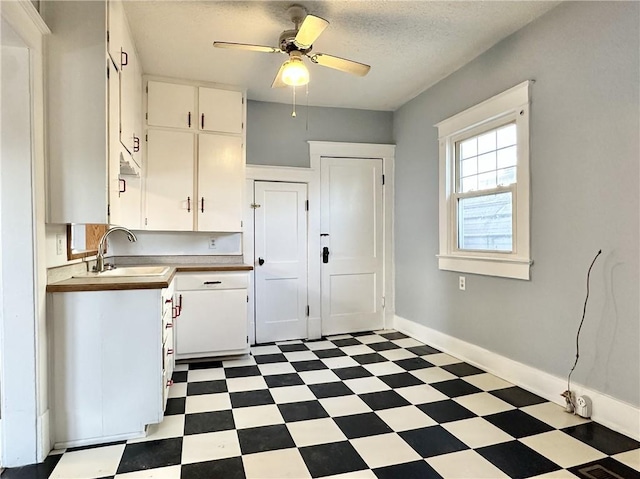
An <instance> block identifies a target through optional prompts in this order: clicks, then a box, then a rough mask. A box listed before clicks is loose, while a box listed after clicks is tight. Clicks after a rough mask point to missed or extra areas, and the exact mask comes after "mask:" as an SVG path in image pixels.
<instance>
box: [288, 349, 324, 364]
mask: <svg viewBox="0 0 640 479" xmlns="http://www.w3.org/2000/svg"><path fill="white" fill-rule="evenodd" d="M283 354H284V357H285V358H287V361H291V362H294V361H315V360H317V359H318V356H316V355H315V354H314V353H313V351H292V352H290V353H283Z"/></svg>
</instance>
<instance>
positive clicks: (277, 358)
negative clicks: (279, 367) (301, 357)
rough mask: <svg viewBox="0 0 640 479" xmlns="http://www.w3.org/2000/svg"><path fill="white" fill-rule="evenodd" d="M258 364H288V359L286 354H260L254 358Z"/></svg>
mask: <svg viewBox="0 0 640 479" xmlns="http://www.w3.org/2000/svg"><path fill="white" fill-rule="evenodd" d="M254 359H255V360H256V363H257V364H271V363H286V362H287V358H285V357H284V354H260V355H258V356H254Z"/></svg>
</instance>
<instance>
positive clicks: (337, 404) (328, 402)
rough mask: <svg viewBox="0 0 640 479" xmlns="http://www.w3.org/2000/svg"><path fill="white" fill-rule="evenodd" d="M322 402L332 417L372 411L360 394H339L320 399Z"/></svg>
mask: <svg viewBox="0 0 640 479" xmlns="http://www.w3.org/2000/svg"><path fill="white" fill-rule="evenodd" d="M320 404H322V407H323V408H324V410H325V411H327V412H328V413H329V415H330V416H331V417H340V416H349V415H351V414H361V413H365V412H371V408H370V407H369V406H368V405H367V403H365V402H364V401H363V400H362V399H360V398H359V397H358V396H353V395H352V396H339V397H335V398H325V399H320Z"/></svg>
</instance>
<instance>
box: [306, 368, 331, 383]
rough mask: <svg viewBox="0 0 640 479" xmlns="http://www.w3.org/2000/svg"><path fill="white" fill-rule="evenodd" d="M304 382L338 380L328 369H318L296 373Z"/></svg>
mask: <svg viewBox="0 0 640 479" xmlns="http://www.w3.org/2000/svg"><path fill="white" fill-rule="evenodd" d="M298 374H299V375H300V377H301V378H302V380H303V381H304V383H305V384H322V383H333V382H336V381H340V378H339V377H338V376H336V375H335V373H334V372H333V371H331V370H330V369H320V370H318V371H303V372H301V373H298Z"/></svg>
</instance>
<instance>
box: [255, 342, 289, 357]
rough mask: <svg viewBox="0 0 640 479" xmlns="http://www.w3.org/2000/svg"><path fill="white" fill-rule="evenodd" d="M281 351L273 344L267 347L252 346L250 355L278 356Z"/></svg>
mask: <svg viewBox="0 0 640 479" xmlns="http://www.w3.org/2000/svg"><path fill="white" fill-rule="evenodd" d="M281 352H282V351H281V350H280V348H279V347H278V346H275V345H273V344H271V345H269V346H252V347H251V354H253V355H254V356H258V355H259V354H280V353H281Z"/></svg>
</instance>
